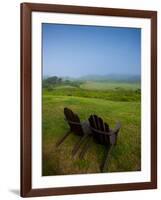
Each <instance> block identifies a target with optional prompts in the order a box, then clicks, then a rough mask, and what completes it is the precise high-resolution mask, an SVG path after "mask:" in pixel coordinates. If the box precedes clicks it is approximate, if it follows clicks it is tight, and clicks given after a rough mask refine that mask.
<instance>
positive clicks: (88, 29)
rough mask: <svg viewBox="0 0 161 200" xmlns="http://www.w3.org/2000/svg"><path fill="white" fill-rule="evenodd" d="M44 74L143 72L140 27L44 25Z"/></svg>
mask: <svg viewBox="0 0 161 200" xmlns="http://www.w3.org/2000/svg"><path fill="white" fill-rule="evenodd" d="M42 31H43V32H42V33H43V34H42V43H43V47H42V54H43V55H42V56H43V76H53V75H57V76H61V77H62V76H70V77H80V76H84V75H92V74H94V75H106V74H129V75H140V73H141V72H140V71H141V29H139V28H119V27H118V28H115V27H102V26H82V25H62V24H43V25H42Z"/></svg>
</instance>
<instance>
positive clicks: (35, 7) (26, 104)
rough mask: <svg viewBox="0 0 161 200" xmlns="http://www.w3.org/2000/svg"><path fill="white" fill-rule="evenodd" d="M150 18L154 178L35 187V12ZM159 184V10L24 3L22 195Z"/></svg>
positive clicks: (22, 10)
mask: <svg viewBox="0 0 161 200" xmlns="http://www.w3.org/2000/svg"><path fill="white" fill-rule="evenodd" d="M34 11H36V12H56V13H72V14H86V15H100V16H115V17H132V18H148V19H151V181H150V182H138V183H122V184H108V185H92V186H74V187H57V188H43V189H42V188H41V189H33V188H32V167H31V166H32V123H31V121H32V119H31V114H32V102H31V101H32V78H31V77H32V74H31V73H32V65H31V60H32V57H31V55H32V52H31V46H32V38H31V37H32V36H31V31H32V30H31V24H32V12H34ZM154 188H157V12H156V11H143V10H127V9H113V8H97V7H80V6H65V5H50V4H34V3H22V4H21V196H22V197H31V196H45V195H64V194H80V193H95V192H111V191H124V190H141V189H154Z"/></svg>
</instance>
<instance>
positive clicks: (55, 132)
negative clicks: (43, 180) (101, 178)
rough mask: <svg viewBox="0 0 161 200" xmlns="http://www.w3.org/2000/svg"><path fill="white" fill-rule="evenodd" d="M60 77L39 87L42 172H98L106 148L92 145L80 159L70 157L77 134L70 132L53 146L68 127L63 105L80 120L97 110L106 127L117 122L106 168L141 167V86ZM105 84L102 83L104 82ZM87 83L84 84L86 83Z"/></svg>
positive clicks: (131, 169) (109, 169)
mask: <svg viewBox="0 0 161 200" xmlns="http://www.w3.org/2000/svg"><path fill="white" fill-rule="evenodd" d="M86 84H87V85H86V87H85V83H84V82H77V81H67V82H64V81H62V82H61V83H59V84H58V83H55V84H53V83H52V84H49V85H48V88H46V87H45V88H44V89H43V115H42V133H43V135H42V137H43V140H42V141H43V143H42V145H43V148H42V149H43V157H42V159H43V171H42V172H43V175H45V176H47V175H61V174H83V173H100V164H101V162H102V160H103V158H104V156H105V152H106V149H105V147H103V146H102V145H98V144H95V143H94V142H93V141H92V145H91V147H90V149H89V151H88V153H87V154H86V156H85V158H84V159H83V160H80V159H79V158H78V157H75V158H73V157H72V156H71V151H72V148H73V146H74V145H75V144H76V142H77V141H78V140H79V139H80V138H79V137H78V136H75V135H73V134H72V135H70V136H69V137H68V138H67V139H66V140H65V142H64V143H63V144H62V145H61V146H60V147H59V148H58V149H55V143H56V141H57V140H59V139H60V138H61V137H62V136H63V135H64V134H65V133H66V132H67V131H68V130H69V127H68V124H67V123H66V121H64V113H63V109H64V107H69V108H71V109H72V110H73V111H74V112H76V113H78V115H79V117H80V119H81V121H82V120H87V119H88V117H89V115H91V114H97V115H99V116H101V117H102V118H103V119H104V121H106V122H107V123H109V125H110V127H111V128H113V127H114V126H115V123H116V121H120V122H121V125H122V127H121V131H120V133H119V136H118V143H117V145H116V146H115V147H114V149H113V151H112V152H111V156H110V161H109V165H108V169H107V171H108V172H123V171H137V170H140V168H141V123H140V118H141V109H140V108H141V104H140V100H141V90H140V87H139V86H138V85H137V84H136V85H137V86H134V85H133V84H131V85H127V84H123V83H122V85H120V83H119V84H116V83H115V84H112V85H111V86H110V85H108V86H107V83H103V85H102V84H98V83H96V84H95V83H94V82H93V84H94V85H93V86H92V84H91V82H90V84H89V82H87V83H86ZM105 85H106V86H105ZM87 86H88V87H87Z"/></svg>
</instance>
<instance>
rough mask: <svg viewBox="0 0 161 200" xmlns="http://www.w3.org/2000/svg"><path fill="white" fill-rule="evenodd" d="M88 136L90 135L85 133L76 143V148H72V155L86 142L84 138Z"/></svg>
mask: <svg viewBox="0 0 161 200" xmlns="http://www.w3.org/2000/svg"><path fill="white" fill-rule="evenodd" d="M87 137H88V135H84V136H83V137H82V138H81V139H80V140H79V141H78V142H77V143H76V144H75V145H74V148H73V150H72V156H75V154H76V153H77V151H78V150H79V147H80V146H81V144H82V143H83V142H84V140H85V139H86V138H87Z"/></svg>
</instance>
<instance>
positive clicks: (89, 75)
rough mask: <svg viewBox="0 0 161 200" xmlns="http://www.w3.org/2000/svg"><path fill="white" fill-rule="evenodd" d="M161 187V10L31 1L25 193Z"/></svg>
mask: <svg viewBox="0 0 161 200" xmlns="http://www.w3.org/2000/svg"><path fill="white" fill-rule="evenodd" d="M156 187H157V13H156V11H145V10H127V9H114V8H97V7H83V6H70V5H52V4H34V3H22V4H21V196H22V197H32V196H44V195H65V194H80V193H94V192H111V191H123V190H140V189H152V188H156Z"/></svg>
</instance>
